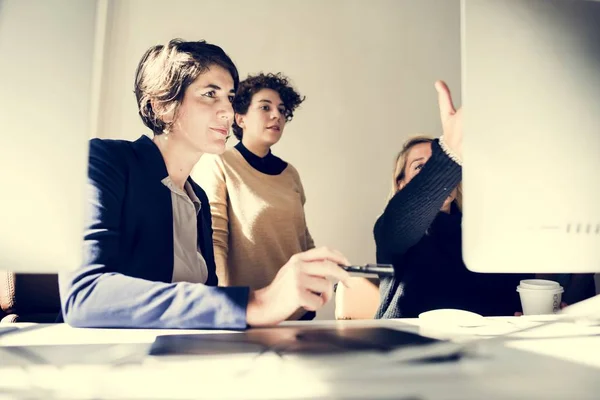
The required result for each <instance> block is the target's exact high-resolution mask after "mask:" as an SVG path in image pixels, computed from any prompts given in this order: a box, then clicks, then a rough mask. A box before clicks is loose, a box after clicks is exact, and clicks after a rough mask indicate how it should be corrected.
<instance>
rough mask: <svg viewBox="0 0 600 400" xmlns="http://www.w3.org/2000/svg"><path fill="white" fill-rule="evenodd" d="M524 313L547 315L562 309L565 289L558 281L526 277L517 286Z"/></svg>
mask: <svg viewBox="0 0 600 400" xmlns="http://www.w3.org/2000/svg"><path fill="white" fill-rule="evenodd" d="M517 292H519V296H520V297H521V306H522V307H523V315H545V314H554V313H557V312H558V311H560V302H561V299H562V293H563V292H564V289H563V288H562V286H560V284H558V282H554V281H549V280H545V279H526V280H523V281H521V283H520V284H519V286H517Z"/></svg>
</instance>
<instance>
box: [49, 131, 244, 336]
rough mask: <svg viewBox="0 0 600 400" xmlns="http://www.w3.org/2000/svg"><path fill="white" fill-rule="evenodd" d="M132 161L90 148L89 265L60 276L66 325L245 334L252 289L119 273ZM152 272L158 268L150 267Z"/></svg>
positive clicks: (106, 145) (106, 146)
mask: <svg viewBox="0 0 600 400" xmlns="http://www.w3.org/2000/svg"><path fill="white" fill-rule="evenodd" d="M126 159H127V155H126V154H124V150H123V147H122V145H120V144H119V143H118V142H110V141H102V140H92V141H91V143H90V156H89V169H88V186H87V189H88V199H87V201H88V210H87V213H86V223H85V232H84V250H83V253H84V260H83V265H82V266H81V267H80V268H78V269H77V270H76V271H74V272H72V273H63V274H60V276H59V289H60V295H61V296H60V297H61V307H62V312H63V318H64V320H65V322H67V323H68V324H69V325H72V326H76V327H112V328H114V327H120V328H221V329H226V328H231V329H243V328H246V307H247V303H248V291H249V289H248V288H245V287H228V288H224V287H209V286H205V285H202V284H193V283H188V282H179V283H166V282H158V281H151V280H147V279H141V278H136V277H132V276H127V275H125V274H123V273H121V271H122V265H121V264H122V263H123V260H122V259H121V258H122V256H120V253H119V246H120V236H121V234H122V232H121V221H122V212H123V209H126V207H124V202H125V193H126V187H127V185H128V184H129V182H127V171H128V167H127V164H126ZM153 267H158V266H154V265H148V266H147V268H148V270H150V269H151V268H153Z"/></svg>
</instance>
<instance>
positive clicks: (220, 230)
mask: <svg viewBox="0 0 600 400" xmlns="http://www.w3.org/2000/svg"><path fill="white" fill-rule="evenodd" d="M193 178H194V180H195V181H196V182H198V184H199V185H200V186H201V187H202V189H204V191H205V192H206V195H207V196H208V201H209V203H210V213H211V215H212V229H213V247H214V252H215V264H216V269H217V276H218V278H219V283H220V284H221V285H223V286H228V285H229V268H228V265H227V258H228V254H229V211H228V209H229V196H228V193H227V182H226V180H225V172H224V164H223V159H222V158H221V157H219V156H216V155H209V154H205V155H204V156H202V158H201V159H200V161H199V162H198V164H197V166H196V167H195V168H194V172H193Z"/></svg>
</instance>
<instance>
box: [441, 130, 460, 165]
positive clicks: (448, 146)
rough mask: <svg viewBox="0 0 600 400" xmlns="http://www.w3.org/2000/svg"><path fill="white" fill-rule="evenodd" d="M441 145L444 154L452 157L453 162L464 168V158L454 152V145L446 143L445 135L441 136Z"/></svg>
mask: <svg viewBox="0 0 600 400" xmlns="http://www.w3.org/2000/svg"><path fill="white" fill-rule="evenodd" d="M439 144H440V147H441V148H442V150H443V151H444V153H446V155H447V156H448V157H450V159H451V160H452V161H454V162H455V163H457V164H458V165H460V166H461V167H462V157H460V156H459V155H458V153H457V152H456V151H454V150H453V147H452V144H451V143H448V142H447V141H446V138H445V136H444V135H442V136H440V138H439Z"/></svg>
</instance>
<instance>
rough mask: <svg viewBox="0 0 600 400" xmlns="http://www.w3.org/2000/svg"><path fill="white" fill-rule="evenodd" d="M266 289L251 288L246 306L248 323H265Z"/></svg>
mask: <svg viewBox="0 0 600 400" xmlns="http://www.w3.org/2000/svg"><path fill="white" fill-rule="evenodd" d="M264 290H265V289H259V290H250V293H249V294H248V306H247V307H246V323H247V324H248V325H250V326H251V327H253V326H260V325H264V311H263V310H264V306H263V304H264Z"/></svg>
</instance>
